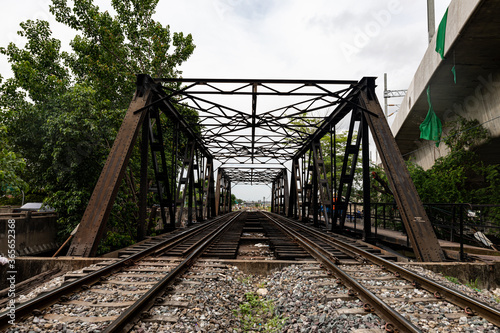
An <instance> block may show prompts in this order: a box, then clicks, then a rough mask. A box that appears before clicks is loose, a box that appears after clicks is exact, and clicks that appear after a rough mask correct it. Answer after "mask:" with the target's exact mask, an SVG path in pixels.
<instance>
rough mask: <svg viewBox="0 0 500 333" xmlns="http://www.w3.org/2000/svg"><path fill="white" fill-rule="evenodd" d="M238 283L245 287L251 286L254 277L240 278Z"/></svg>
mask: <svg viewBox="0 0 500 333" xmlns="http://www.w3.org/2000/svg"><path fill="white" fill-rule="evenodd" d="M238 281H239V282H240V283H242V284H244V285H247V286H249V285H250V284H251V283H252V276H251V275H250V276H244V277H242V276H240V277H238Z"/></svg>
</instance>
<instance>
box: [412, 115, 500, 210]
mask: <svg viewBox="0 0 500 333" xmlns="http://www.w3.org/2000/svg"><path fill="white" fill-rule="evenodd" d="M449 126H450V127H451V129H450V131H449V133H448V135H447V136H446V137H445V138H444V139H443V141H444V143H445V144H446V146H447V147H448V148H449V149H450V153H449V154H448V155H446V156H444V157H440V158H438V159H437V160H436V161H435V163H434V165H433V166H432V168H430V169H428V170H423V169H422V168H421V167H420V166H418V165H416V164H414V163H412V162H411V161H410V162H409V163H408V168H409V170H410V174H411V177H412V179H413V182H414V183H415V186H416V187H417V191H418V193H419V195H420V197H421V199H422V201H423V202H429V203H472V204H491V203H498V201H499V199H500V166H499V165H497V164H486V163H484V162H483V161H481V159H480V158H479V156H477V154H476V152H475V147H476V146H477V144H479V143H481V142H484V141H485V140H487V139H488V138H489V133H488V131H487V130H486V129H485V128H484V127H482V126H481V125H480V124H479V122H478V121H477V120H467V119H464V118H460V119H458V120H457V121H456V122H454V123H452V124H450V125H449Z"/></svg>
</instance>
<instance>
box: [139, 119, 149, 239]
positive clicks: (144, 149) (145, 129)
mask: <svg viewBox="0 0 500 333" xmlns="http://www.w3.org/2000/svg"><path fill="white" fill-rule="evenodd" d="M148 140H149V112H146V115H145V119H144V121H143V122H142V129H141V182H140V185H139V187H140V190H139V222H138V225H137V240H138V241H141V240H143V239H144V237H145V236H146V233H147V230H146V215H147V194H148V149H149V147H148V146H149V145H148Z"/></svg>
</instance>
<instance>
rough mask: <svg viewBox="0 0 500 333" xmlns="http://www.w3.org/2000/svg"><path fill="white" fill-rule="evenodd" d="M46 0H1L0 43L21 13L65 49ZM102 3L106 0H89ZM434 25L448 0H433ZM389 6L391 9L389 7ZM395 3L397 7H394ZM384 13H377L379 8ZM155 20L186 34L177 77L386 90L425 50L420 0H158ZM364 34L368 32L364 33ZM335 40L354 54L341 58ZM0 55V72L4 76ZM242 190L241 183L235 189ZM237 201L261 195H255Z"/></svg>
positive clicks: (64, 35)
mask: <svg viewBox="0 0 500 333" xmlns="http://www.w3.org/2000/svg"><path fill="white" fill-rule="evenodd" d="M50 2H51V1H50V0H22V1H18V2H5V3H3V4H2V5H3V7H2V14H3V17H2V19H1V20H0V31H1V34H0V46H6V45H7V44H8V43H9V42H15V43H17V44H18V45H23V44H24V43H21V42H22V40H20V38H19V37H18V36H17V35H16V31H17V30H19V23H20V22H21V21H24V20H26V19H38V18H39V19H47V20H49V21H50V22H51V26H52V30H53V32H54V37H56V38H60V39H61V40H62V41H63V48H64V49H69V46H68V42H69V40H70V39H71V37H72V35H73V33H72V31H71V30H69V29H67V28H65V27H64V26H61V25H59V24H56V23H55V21H54V19H53V18H52V16H51V14H50V13H49V10H48V6H49V3H50ZM94 2H95V3H96V4H98V5H99V6H100V7H101V8H105V9H109V8H110V0H95V1H94ZM435 2H436V26H437V24H438V23H439V21H440V20H441V17H442V15H443V13H444V11H445V9H446V7H447V6H448V4H449V2H450V0H435ZM391 6H393V7H394V6H395V7H394V8H396V10H392V11H391V8H393V7H391ZM398 9H399V10H398ZM384 11H385V12H388V13H389V14H390V15H389V16H384V13H385V12H384ZM156 18H157V20H159V21H160V22H161V23H163V24H164V25H165V24H169V25H170V28H171V30H172V31H182V32H184V33H185V34H187V33H191V34H192V35H193V38H194V42H195V44H196V46H197V47H196V49H195V52H194V54H193V56H192V57H191V58H190V59H189V60H188V61H187V63H185V64H184V65H183V66H182V67H181V69H182V70H183V71H184V74H183V76H184V77H216V78H298V79H300V78H303V79H315V78H317V79H360V78H361V77H363V76H378V77H379V78H380V79H379V81H378V84H379V88H378V90H377V91H378V93H379V96H380V100H381V101H382V98H381V94H382V88H381V87H382V85H383V81H382V78H383V73H384V72H387V73H388V76H389V87H390V89H405V88H406V87H407V86H408V85H409V83H410V81H411V79H412V77H413V75H414V73H415V70H416V68H417V66H418V64H419V62H420V59H421V57H422V55H423V54H424V51H425V49H426V48H427V22H426V20H427V16H426V4H425V1H407V0H400V1H398V0H378V1H373V0H357V1H352V0H350V1H347V0H335V1H331V0H308V1H303V0H281V1H280V0H214V1H206V0H183V1H173V0H160V2H159V5H158V7H157V14H156ZM363 35H366V36H367V37H368V38H365V39H363V38H364V37H363ZM342 45H352V46H354V47H355V48H356V50H354V51H355V52H354V53H353V54H352V55H351V56H350V57H346V54H345V50H344V51H343V49H342V47H341V46H342ZM9 68H10V66H9V64H8V63H7V59H6V58H5V57H3V56H2V57H0V74H1V75H2V76H4V77H8V76H10V69H9ZM242 188H246V187H242ZM248 192H250V191H248V190H246V191H242V193H238V194H237V195H240V196H241V197H242V198H244V199H252V198H253V199H260V198H262V197H263V196H266V197H268V194H267V193H264V194H263V193H259V194H258V195H256V196H255V195H252V197H246V196H245V194H244V193H248Z"/></svg>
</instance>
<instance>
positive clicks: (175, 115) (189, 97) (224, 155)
mask: <svg viewBox="0 0 500 333" xmlns="http://www.w3.org/2000/svg"><path fill="white" fill-rule="evenodd" d="M163 84H166V86H163ZM181 85H184V86H181ZM374 87H375V86H374V78H364V79H363V80H361V81H359V82H357V81H347V80H336V81H335V80H224V79H154V80H153V79H151V78H150V77H148V76H146V75H140V76H138V84H137V91H136V94H135V97H134V99H133V101H132V103H131V104H130V107H129V110H128V112H127V115H126V117H125V119H124V122H123V124H122V127H121V128H120V131H119V133H118V135H117V138H116V140H115V143H114V145H113V148H112V149H111V152H110V155H109V157H108V161H107V162H106V166H105V167H104V169H103V172H102V173H101V177H100V178H99V181H98V184H97V186H96V188H95V190H94V193H93V194H92V197H91V200H90V202H89V206H88V207H87V210H86V212H85V214H84V217H83V219H82V222H81V228H80V229H79V230H85V232H83V231H82V232H78V233H77V234H76V235H75V240H74V242H73V244H72V246H71V248H70V255H93V254H95V250H96V248H97V244H98V241H99V239H100V237H101V235H102V231H103V227H104V225H105V223H106V220H107V217H108V216H109V213H110V210H111V206H112V204H113V201H114V198H115V197H116V193H117V191H118V186H119V184H120V182H121V179H122V178H123V175H124V170H125V168H126V165H127V161H128V159H129V157H130V154H131V151H132V147H133V145H134V142H135V139H136V137H137V134H138V132H139V131H140V128H147V127H149V130H148V131H149V141H150V149H151V151H152V152H158V153H159V154H156V155H157V156H156V161H157V162H156V163H157V168H156V169H155V178H156V186H157V189H159V191H160V192H161V191H162V190H164V191H163V192H162V194H165V198H166V199H163V200H160V205H162V204H163V207H162V209H161V212H162V214H164V208H167V209H168V211H169V218H170V219H169V220H168V221H167V222H166V220H167V219H166V217H163V215H162V219H163V220H164V224H165V226H167V227H168V226H169V225H172V221H174V217H175V216H176V209H174V208H181V209H180V211H179V214H178V215H177V220H176V221H177V224H179V223H180V222H181V217H182V215H183V213H184V209H183V207H182V206H183V205H184V204H187V205H188V207H187V215H188V219H187V221H188V224H189V223H191V221H192V215H193V208H194V213H195V214H196V219H197V220H198V221H201V220H203V219H204V218H205V217H208V216H213V215H218V214H221V213H226V212H229V211H230V210H231V184H232V182H234V183H249V184H257V183H266V182H267V183H269V182H271V183H272V182H273V180H276V179H277V178H276V177H277V176H279V175H280V174H281V176H279V177H278V178H279V179H280V181H284V179H286V177H287V176H285V175H286V174H287V172H285V171H282V170H283V169H284V168H286V165H285V163H288V162H289V161H291V162H292V170H291V174H292V184H291V193H289V194H291V195H288V194H287V196H289V198H288V200H286V202H281V201H279V200H281V199H280V198H281V197H282V196H285V195H284V194H280V193H279V192H278V190H277V189H279V188H282V186H281V185H280V184H278V182H275V183H276V185H275V190H276V191H275V192H276V193H275V197H274V199H275V200H273V201H272V202H273V203H274V205H275V206H276V207H278V208H277V209H279V210H280V212H282V213H288V214H290V215H294V216H297V217H298V218H301V219H302V220H303V221H305V222H306V221H308V220H309V217H310V216H311V214H312V215H313V221H314V224H315V225H320V224H325V225H326V226H327V227H330V226H332V225H334V224H335V218H334V219H333V222H330V220H331V218H330V216H329V215H328V210H329V209H328V208H329V205H331V202H332V195H331V190H332V189H331V188H329V184H328V181H327V179H326V171H325V168H324V161H322V157H321V156H322V154H321V151H320V150H321V147H320V145H319V142H320V139H321V138H322V137H323V136H324V135H325V134H327V133H329V131H331V129H332V127H333V128H334V127H335V125H337V124H338V123H339V121H341V120H342V119H343V118H344V117H345V116H346V115H348V114H349V113H350V112H352V111H353V110H354V111H355V113H356V114H358V115H359V114H361V119H366V123H363V126H366V125H368V126H369V127H370V129H371V131H372V133H373V135H374V137H375V139H376V143H377V148H378V149H379V152H380V155H381V156H382V161H383V163H384V167H386V171H387V172H388V173H394V176H393V177H392V178H391V177H390V178H389V182H390V183H391V184H392V185H391V186H393V187H395V188H399V190H394V191H393V192H394V193H395V195H396V196H397V198H396V202H397V203H398V206H399V208H400V210H401V211H402V215H403V216H404V222H405V225H406V228H407V230H408V231H409V232H410V233H412V235H410V240H411V241H412V245H413V247H414V248H415V249H416V253H417V256H418V258H419V259H420V260H429V261H437V260H440V259H442V251H441V249H440V248H439V245H436V244H437V239H436V238H435V234H434V232H433V231H432V227H431V226H430V221H429V220H428V218H427V216H426V214H425V211H423V206H422V205H421V202H420V199H419V198H418V195H417V194H416V191H415V189H414V187H412V186H413V184H412V183H411V179H410V178H409V175H408V172H407V170H406V169H405V166H404V163H403V162H402V157H401V155H400V154H399V151H398V149H397V146H396V144H395V141H394V139H393V138H392V136H391V134H390V129H389V128H388V125H387V123H386V121H385V118H384V117H383V113H382V112H380V110H379V109H380V105H379V104H378V101H377V100H376V97H375V92H374ZM271 98H272V99H271ZM245 101H247V102H248V103H249V107H245V106H244V103H245ZM178 108H182V109H191V110H194V111H196V112H197V113H198V114H197V115H195V114H194V113H191V115H189V113H187V114H186V113H185V115H184V116H183V115H182V114H181V113H180V112H179V111H178ZM155 110H158V112H161V113H163V114H164V115H166V116H167V117H168V118H169V119H170V120H171V121H172V122H173V123H174V124H175V126H176V128H177V131H176V133H177V132H179V133H182V136H183V137H184V138H186V139H187V140H188V141H189V144H188V147H187V149H186V154H185V156H184V159H183V160H182V161H181V163H182V168H181V169H180V170H177V168H176V167H175V166H176V165H177V163H176V161H174V162H175V163H173V165H174V168H175V170H174V174H176V175H177V176H178V181H172V184H170V183H169V182H168V181H169V179H168V177H165V176H164V174H165V165H164V156H162V154H161V151H162V150H164V149H165V147H158V146H161V144H159V142H158V141H159V140H161V139H159V138H160V137H161V135H160V134H159V132H158V128H156V129H153V128H152V127H151V125H148V126H146V125H144V126H143V125H142V123H143V121H144V119H146V117H156V114H155V112H156V111H155ZM356 117H359V116H356ZM146 123H147V122H146ZM363 131H364V132H366V130H365V129H364V128H363ZM366 134H367V133H366ZM144 137H145V136H144V134H143V140H142V141H144ZM366 138H367V137H366V135H365V139H366ZM143 146H144V145H143ZM180 146H181V145H180V144H177V145H174V150H175V151H174V156H177V155H178V150H179V147H180ZM142 151H143V154H142V156H143V157H144V156H145V155H146V154H145V153H144V149H143V150H142ZM393 155H397V158H393V157H391V156H393ZM367 156H368V155H363V161H364V163H365V164H366V165H367V161H368V158H367ZM153 159H154V158H153ZM214 161H217V162H218V163H220V165H219V166H218V175H217V185H216V186H214V185H213V180H214V177H213V172H214V170H215V168H214ZM146 165H147V164H146V163H145V162H143V168H142V170H143V172H142V173H141V189H142V191H141V194H140V200H139V202H140V206H141V207H140V219H145V215H146V214H145V194H144V193H142V192H144V188H145V185H144V184H145V183H146V182H147V174H146V171H144V169H145V166H146ZM242 166H243V168H241V167H242ZM401 168H403V169H404V170H406V171H404V172H401V171H400V169H401ZM179 171H180V172H179ZM365 176H366V175H365ZM364 178H367V177H364ZM211 184H212V185H211ZM366 188H367V187H366V186H365V189H366ZM333 190H335V189H333ZM173 193H175V194H176V196H175V199H169V198H171V196H172V194H173ZM273 193H274V192H273ZM186 196H187V198H186ZM366 198H368V196H367V195H365V199H366ZM186 199H187V200H186ZM276 200H278V201H276ZM171 201H174V204H175V206H174V207H173V205H172V204H171ZM320 212H323V219H320V218H319V214H320ZM368 222H370V221H369V220H368V219H366V221H365V227H367V226H368ZM141 223H143V222H142V220H141ZM82 226H83V227H82ZM89 231H90V232H89ZM84 233H85V235H84Z"/></svg>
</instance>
